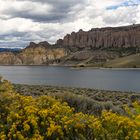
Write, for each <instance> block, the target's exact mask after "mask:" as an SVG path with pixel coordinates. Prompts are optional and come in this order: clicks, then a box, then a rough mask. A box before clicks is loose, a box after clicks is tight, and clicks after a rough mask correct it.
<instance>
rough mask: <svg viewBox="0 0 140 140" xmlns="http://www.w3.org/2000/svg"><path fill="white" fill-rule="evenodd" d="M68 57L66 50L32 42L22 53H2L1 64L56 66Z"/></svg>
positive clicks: (45, 43)
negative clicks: (63, 58)
mask: <svg viewBox="0 0 140 140" xmlns="http://www.w3.org/2000/svg"><path fill="white" fill-rule="evenodd" d="M66 55H67V51H66V50H65V49H64V48H59V47H53V46H50V44H49V43H47V42H40V43H39V44H36V43H33V42H31V43H30V44H29V46H28V47H26V48H25V49H23V50H22V51H21V52H18V53H13V52H1V53H0V64H2V65H47V64H56V63H58V62H59V61H60V59H61V58H62V57H64V56H66Z"/></svg>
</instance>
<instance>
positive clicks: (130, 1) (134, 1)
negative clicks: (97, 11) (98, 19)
mask: <svg viewBox="0 0 140 140" xmlns="http://www.w3.org/2000/svg"><path fill="white" fill-rule="evenodd" d="M139 4H140V0H126V1H125V2H123V3H120V4H118V5H112V6H109V7H107V8H106V9H107V10H115V9H118V8H119V7H128V6H138V5H139Z"/></svg>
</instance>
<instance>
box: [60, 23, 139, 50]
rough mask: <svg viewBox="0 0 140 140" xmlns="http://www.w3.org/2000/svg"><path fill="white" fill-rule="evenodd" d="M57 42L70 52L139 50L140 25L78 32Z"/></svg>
mask: <svg viewBox="0 0 140 140" xmlns="http://www.w3.org/2000/svg"><path fill="white" fill-rule="evenodd" d="M58 42H59V43H61V44H62V45H63V46H65V47H67V48H70V49H71V50H72V51H77V49H79V50H81V49H106V48H129V47H139V48H140V25H131V26H124V27H114V28H113V27H106V28H94V29H91V30H90V31H87V32H86V31H83V30H80V31H79V32H77V33H75V32H72V33H71V34H67V35H66V36H65V37H64V39H63V40H61V41H60V40H59V41H58Z"/></svg>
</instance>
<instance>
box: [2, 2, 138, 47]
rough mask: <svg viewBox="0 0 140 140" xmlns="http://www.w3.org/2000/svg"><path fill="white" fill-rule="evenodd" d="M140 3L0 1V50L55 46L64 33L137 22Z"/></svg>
mask: <svg viewBox="0 0 140 140" xmlns="http://www.w3.org/2000/svg"><path fill="white" fill-rule="evenodd" d="M139 4H140V1H139V0H0V27H1V31H0V47H3V46H5V47H25V46H27V45H28V44H29V42H30V41H34V42H40V41H44V40H47V41H48V42H49V43H55V42H56V40H57V39H59V38H63V37H64V35H66V34H67V33H71V32H72V31H78V30H79V29H83V30H86V31H87V30H90V29H91V28H94V27H103V26H120V25H128V24H133V23H139V22H140V6H139Z"/></svg>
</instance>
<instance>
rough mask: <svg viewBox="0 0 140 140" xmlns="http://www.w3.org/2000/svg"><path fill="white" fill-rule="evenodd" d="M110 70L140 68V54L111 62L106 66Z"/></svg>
mask: <svg viewBox="0 0 140 140" xmlns="http://www.w3.org/2000/svg"><path fill="white" fill-rule="evenodd" d="M104 67H110V68H140V54H133V55H130V56H126V57H121V58H117V59H114V60H110V61H108V62H106V63H105V64H104Z"/></svg>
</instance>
